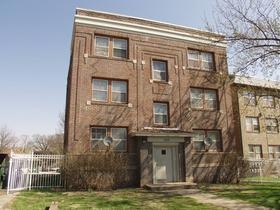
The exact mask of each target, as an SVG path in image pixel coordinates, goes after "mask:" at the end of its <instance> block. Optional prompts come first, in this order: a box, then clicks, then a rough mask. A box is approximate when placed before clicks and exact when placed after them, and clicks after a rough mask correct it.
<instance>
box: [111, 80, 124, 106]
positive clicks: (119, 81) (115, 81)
mask: <svg viewBox="0 0 280 210" xmlns="http://www.w3.org/2000/svg"><path fill="white" fill-rule="evenodd" d="M114 83H125V86H126V87H125V92H121V91H116V90H113V86H114ZM113 93H119V94H120V95H121V100H120V101H116V100H114V99H113ZM122 94H125V101H122ZM111 95H112V97H111V101H112V102H114V103H127V96H128V94H127V81H123V80H112V81H111Z"/></svg>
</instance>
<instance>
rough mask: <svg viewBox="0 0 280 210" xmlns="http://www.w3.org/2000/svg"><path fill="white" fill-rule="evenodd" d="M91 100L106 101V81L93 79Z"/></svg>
mask: <svg viewBox="0 0 280 210" xmlns="http://www.w3.org/2000/svg"><path fill="white" fill-rule="evenodd" d="M92 86H93V91H92V95H93V96H92V98H93V100H95V101H107V100H108V81H107V80H101V79H93V85H92Z"/></svg>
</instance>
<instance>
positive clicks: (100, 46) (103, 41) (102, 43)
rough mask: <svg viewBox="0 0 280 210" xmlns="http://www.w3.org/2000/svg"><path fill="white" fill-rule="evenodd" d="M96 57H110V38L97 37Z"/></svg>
mask: <svg viewBox="0 0 280 210" xmlns="http://www.w3.org/2000/svg"><path fill="white" fill-rule="evenodd" d="M95 55H100V56H106V57H107V56H109V38H108V37H101V36H97V37H95Z"/></svg>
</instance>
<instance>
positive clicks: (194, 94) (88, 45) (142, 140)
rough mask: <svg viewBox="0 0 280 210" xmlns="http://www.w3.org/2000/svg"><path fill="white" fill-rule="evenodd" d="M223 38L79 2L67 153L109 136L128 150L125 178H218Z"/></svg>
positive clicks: (224, 140)
mask: <svg viewBox="0 0 280 210" xmlns="http://www.w3.org/2000/svg"><path fill="white" fill-rule="evenodd" d="M223 38H224V37H223V36H221V35H219V34H216V33H212V32H207V31H202V30H197V29H192V28H187V27H182V26H177V25H172V24H167V23H161V22H156V21H151V20H145V19H140V18H134V17H128V16H122V15H116V14H110V13H104V12H96V11H92V10H85V9H77V11H76V15H75V23H74V30H73V38H72V52H71V61H70V69H69V75H68V86H67V104H66V130H65V150H66V152H67V153H87V152H92V151H94V150H102V149H105V146H104V144H103V141H102V140H103V139H104V138H105V137H106V136H111V137H112V138H113V149H115V150H117V151H119V152H125V153H127V154H128V156H129V161H130V172H131V177H133V178H132V180H131V183H130V184H131V185H134V186H137V185H138V186H139V185H140V186H143V185H145V184H151V183H162V182H179V181H192V180H194V181H199V180H202V179H208V180H215V179H217V176H218V175H217V173H216V169H218V168H219V160H220V158H222V157H224V156H225V155H226V154H228V153H231V152H234V151H235V137H234V135H235V133H234V125H233V110H232V101H231V98H232V97H231V89H230V85H229V83H228V79H229V78H228V72H227V64H226V44H225V42H221V40H223ZM207 137H208V138H207ZM205 140H206V144H205ZM207 141H210V142H212V144H211V146H208V145H207Z"/></svg>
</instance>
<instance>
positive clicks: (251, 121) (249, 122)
mask: <svg viewBox="0 0 280 210" xmlns="http://www.w3.org/2000/svg"><path fill="white" fill-rule="evenodd" d="M255 122H257V123H256V124H254V123H255ZM248 126H250V127H251V128H252V129H249V127H248ZM255 126H258V129H257V130H256V129H255ZM245 128H246V132H248V133H259V132H260V122H259V118H258V117H251V116H246V117H245Z"/></svg>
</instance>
